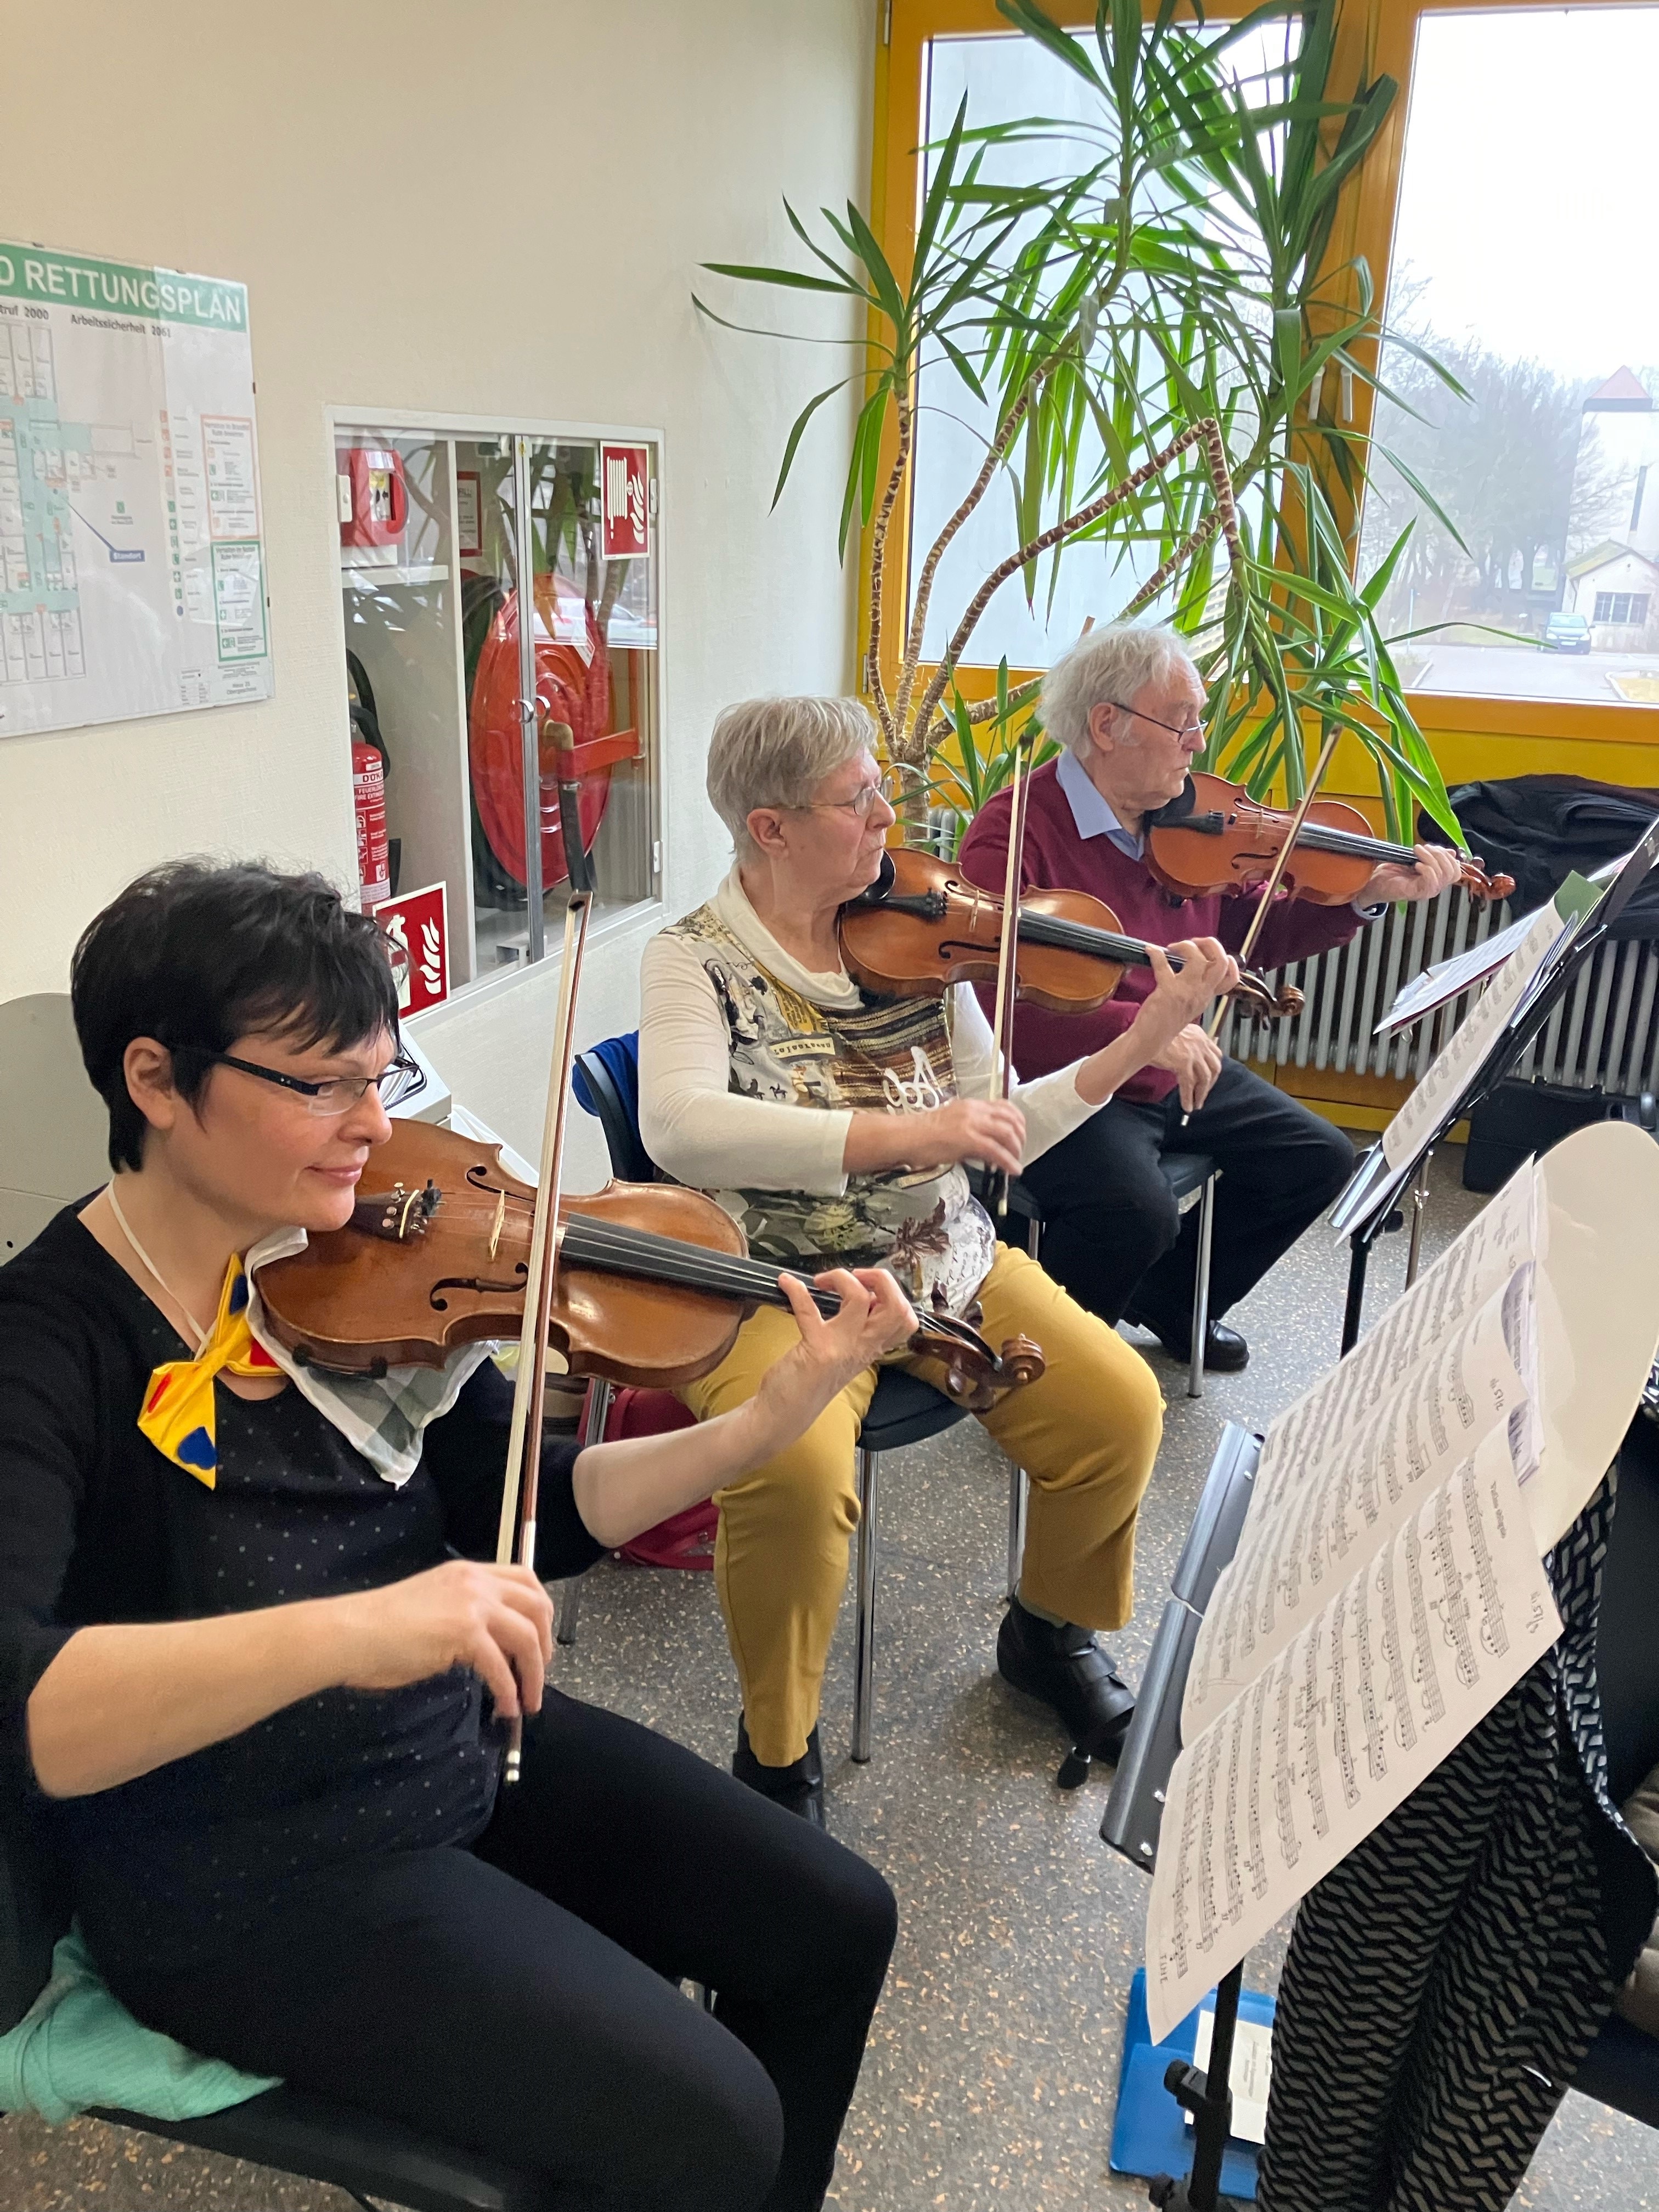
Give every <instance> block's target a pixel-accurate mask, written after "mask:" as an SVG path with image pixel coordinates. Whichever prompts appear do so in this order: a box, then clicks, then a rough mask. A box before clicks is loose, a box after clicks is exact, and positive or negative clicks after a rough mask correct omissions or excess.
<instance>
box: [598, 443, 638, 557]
mask: <svg viewBox="0 0 1659 2212" xmlns="http://www.w3.org/2000/svg"><path fill="white" fill-rule="evenodd" d="M599 514H600V537H601V550H602V552H603V554H604V556H605V559H606V560H607V561H632V560H635V559H637V558H638V557H639V556H641V554H645V553H648V552H649V551H650V550H651V448H650V447H648V446H612V445H602V446H601V447H599Z"/></svg>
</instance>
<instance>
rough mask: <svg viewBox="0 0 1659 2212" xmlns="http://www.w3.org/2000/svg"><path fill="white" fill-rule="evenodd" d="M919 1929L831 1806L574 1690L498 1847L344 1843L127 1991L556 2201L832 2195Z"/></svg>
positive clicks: (194, 2033)
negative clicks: (800, 1808)
mask: <svg viewBox="0 0 1659 2212" xmlns="http://www.w3.org/2000/svg"><path fill="white" fill-rule="evenodd" d="M894 1929H895V1911H894V1904H893V1897H892V1893H891V1892H890V1890H889V1888H888V1887H887V1885H886V1883H885V1882H884V1881H883V1880H882V1878H881V1876H880V1875H878V1873H877V1872H876V1871H875V1869H873V1868H872V1867H870V1866H867V1865H866V1863H865V1862H864V1861H863V1860H862V1859H860V1858H858V1857H855V1856H854V1853H853V1852H851V1851H849V1850H846V1849H845V1848H844V1847H843V1846H842V1845H841V1844H836V1843H835V1842H834V1841H832V1840H831V1838H829V1837H827V1836H825V1835H824V1834H823V1832H822V1831H821V1830H818V1829H816V1828H812V1827H810V1826H808V1825H807V1823H806V1822H805V1820H798V1819H797V1818H795V1816H794V1815H793V1814H787V1813H784V1812H781V1811H780V1810H779V1808H777V1807H776V1806H775V1805H773V1804H771V1803H769V1802H768V1801H767V1800H766V1799H764V1798H763V1797H760V1796H757V1795H756V1794H755V1792H754V1791H752V1790H746V1789H744V1787H743V1785H742V1784H740V1783H738V1782H734V1781H733V1780H732V1778H731V1777H730V1776H729V1775H726V1774H722V1773H721V1772H720V1771H719V1770H718V1769H717V1768H715V1767H713V1766H710V1765H708V1764H706V1762H705V1761H703V1760H702V1759H697V1758H696V1757H694V1755H693V1754H692V1753H690V1752H689V1751H686V1750H684V1749H682V1748H681V1747H680V1746H678V1744H673V1743H670V1742H669V1741H667V1740H666V1739H665V1738H664V1737H662V1736H659V1735H653V1734H652V1732H651V1731H650V1730H648V1729H643V1728H639V1727H636V1726H635V1723H633V1722H631V1721H627V1720H623V1719H621V1718H619V1717H617V1715H615V1714H613V1713H607V1712H603V1711H599V1710H598V1709H597V1708H596V1707H593V1706H591V1705H578V1704H576V1703H574V1701H573V1700H572V1699H568V1698H563V1697H560V1696H559V1695H557V1694H556V1692H551V1691H550V1692H548V1694H547V1699H546V1703H545V1705H544V1708H543V1711H542V1712H541V1714H540V1716H539V1717H538V1718H537V1719H536V1720H534V1721H532V1722H531V1723H529V1724H528V1725H527V1726H526V1730H525V1760H524V1779H523V1781H522V1782H520V1784H518V1786H517V1787H516V1788H515V1789H513V1790H503V1791H502V1793H501V1799H500V1802H499V1804H498V1807H497V1809H496V1812H495V1818H494V1820H492V1822H491V1824H490V1826H489V1828H488V1829H487V1830H486V1831H485V1832H484V1834H483V1836H482V1837H481V1838H479V1840H478V1842H477V1844H476V1845H475V1846H474V1847H473V1848H472V1849H471V1850H465V1849H459V1848H456V1849H450V1850H421V1851H407V1852H402V1853H392V1854H389V1855H387V1856H386V1857H380V1858H365V1859H363V1860H361V1861H359V1862H357V1863H354V1864H350V1865H347V1866H343V1867H341V1868H339V1869H331V1871H330V1873H329V1875H327V1876H326V1877H325V1878H323V1879H321V1880H319V1881H312V1882H309V1883H307V1885H306V1886H305V1887H304V1889H303V1891H302V1892H301V1893H296V1894H295V1895H294V1896H291V1897H285V1898H278V1899H276V1902H275V1903H274V1905H273V1908H272V1911H271V1913H270V1918H269V1920H268V1922H267V1923H265V1924H264V1925H263V1926H262V1927H261V1928H260V1929H259V1930H258V1934H257V1936H255V1938H254V1939H253V1940H252V1942H242V1943H240V1944H239V1945H238V1946H237V1947H236V1948H235V1950H234V1953H233V1954H229V1955H227V1956H226V1957H225V1958H224V1959H223V1960H222V1961H220V1962H218V1963H217V1964H216V1967H215V1969H214V1970H213V1971H211V1972H199V1973H192V1974H191V1975H189V1976H175V1977H172V1978H167V1979H161V1978H157V1979H155V1980H152V1981H149V1982H147V1983H145V1984H143V1985H132V1984H131V1983H129V1984H128V1985H126V1986H124V1987H123V1988H122V1989H121V1990H120V1991H119V1994H120V1996H121V1997H122V1998H123V2000H124V2002H125V2003H126V2004H127V2005H128V2006H129V2007H130V2008H131V2009H132V2010H133V2011H134V2012H136V2013H137V2015H138V2016H139V2017H140V2018H141V2019H143V2020H145V2021H149V2022H150V2023H151V2024H152V2025H153V2026H155V2027H160V2028H163V2029H165V2030H166V2031H167V2033H169V2034H171V2035H173V2036H176V2037H177V2038H178V2039H179V2041H181V2042H183V2043H185V2044H187V2045H190V2046H191V2047H192V2048H193V2049H196V2050H198V2051H209V2052H211V2053H213V2054H214V2055H216V2056H217V2057H223V2058H228V2059H229V2060H231V2061H232V2062H233V2063H234V2064H236V2065H238V2066H241V2067H243V2068H245V2069H247V2070H249V2071H250V2072H254V2073H263V2074H279V2075H282V2076H283V2078H284V2080H286V2081H289V2082H292V2083H293V2084H294V2085H295V2086H296V2087H302V2088H307V2089H311V2090H313V2091H319V2092H324V2093H327V2094H329V2095H331V2096H333V2097H337V2098H341V2099H343V2100H346V2101H347V2102H349V2103H356V2104H361V2105H363V2106H368V2108H369V2109H371V2110H373V2111H374V2112H381V2113H385V2114H388V2115H390V2116H392V2117H393V2118H398V2119H401V2120H404V2121H405V2122H407V2123H409V2124H411V2125H414V2126H416V2127H419V2128H422V2129H424V2130H428V2131H429V2132H431V2133H433V2134H435V2135H437V2136H441V2137H442V2138H443V2139H445V2140H447V2141H448V2142H454V2143H457V2144H459V2145H464V2146H466V2147H468V2148H474V2149H477V2150H481V2151H483V2152H486V2153H489V2154H494V2155H495V2156H496V2157H498V2158H500V2159H501V2160H505V2161H507V2162H508V2163H511V2164H515V2165H518V2166H524V2167H526V2168H529V2169H531V2170H532V2171H534V2172H540V2173H542V2174H544V2175H545V2176H546V2177H547V2181H548V2191H547V2198H546V2202H547V2204H548V2207H549V2212H555V2208H556V2212H577V2208H578V2207H580V2208H582V2212H587V2208H590V2207H593V2208H598V2207H604V2208H605V2212H761V2208H764V2212H807V2208H810V2207H815V2206H817V2205H818V2204H819V2203H822V2201H823V2192H824V2190H825V2188H826V2187H827V2185H828V2184H829V2179H830V2176H831V2173H832V2172H833V2169H834V2166H835V2156H836V2137H837V2136H838V2135H839V2133H840V2130H841V2124H842V2119H843V2118H844V2117H845V2115H846V2111H847V2106H848V2100H849V2099H850V2098H851V2096H852V2093H853V2086H854V2082H855V2081H856V2080H857V2078H858V2071H859V2064H860V2059H861V2058H862V2057H863V2052H864V2043H865V2037H866V2032H867V2030H868V2027H869V2024H870V2016H871V2015H872V2012H873V2011H874V2009H875V2004H876V1999H877V1996H878V1994H879V1992H880V1989H881V1984H882V1979H883V1977H884V1974H885V1972H886V1969H887V1960H888V1955H889V1954H890V1951H891V1949H892V1945H893V1936H894ZM682 1977H684V1978H687V1979H689V1980H695V1981H701V1982H703V1983H705V1984H709V1985H712V1986H713V1987H714V1989H715V1990H717V1991H718V1992H719V1997H718V2006H719V2009H718V2014H717V2015H716V2016H715V2017H713V2018H711V2017H710V2016H709V2015H708V2014H707V2013H705V2012H703V2011H702V2009H701V2008H699V2007H697V2006H696V2005H694V2004H692V2003H690V2002H689V2001H688V2000H687V1999H686V1998H685V1997H684V1996H683V1995H682V1994H681V1992H680V1990H678V1986H677V1984H678V1980H679V1979H680V1978H682Z"/></svg>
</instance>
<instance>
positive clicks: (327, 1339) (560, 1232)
mask: <svg viewBox="0 0 1659 2212" xmlns="http://www.w3.org/2000/svg"><path fill="white" fill-rule="evenodd" d="M363 1183H364V1185H366V1186H368V1188H362V1190H361V1194H360V1195H359V1197H358V1199H357V1201H356V1205H355V1206H354V1207H353V1209H352V1214H351V1218H350V1220H349V1222H348V1223H347V1224H346V1225H345V1226H344V1227H343V1228H342V1229H336V1230H331V1231H327V1232H325V1233H323V1234H313V1235H312V1236H311V1237H309V1238H308V1240H307V1244H306V1249H304V1251H302V1252H296V1253H295V1254H294V1255H292V1256H291V1257H289V1258H288V1259H284V1260H276V1261H272V1262H271V1263H270V1266H268V1267H262V1268H261V1269H260V1270H259V1275H258V1292H259V1297H260V1300H261V1302H262V1304H263V1305H264V1313H265V1318H266V1322H267V1325H268V1326H269V1328H270V1333H271V1334H272V1335H273V1336H274V1337H275V1338H276V1341H277V1342H278V1343H279V1344H281V1345H282V1346H283V1347H284V1349H285V1350H286V1351H288V1352H289V1353H291V1354H292V1356H293V1358H295V1361H296V1362H297V1363H298V1364H301V1365H305V1364H313V1363H314V1364H316V1365H317V1366H319V1367H325V1368H330V1369H332V1370H336V1371H337V1372H340V1373H343V1374H348V1375H383V1374H384V1373H385V1372H386V1369H387V1368H388V1367H401V1366H411V1367H442V1366H445V1365H446V1364H447V1363H448V1361H449V1359H450V1358H451V1357H452V1356H453V1353H454V1352H456V1351H457V1350H458V1349H459V1347H460V1346H463V1345H466V1344H473V1343H477V1342H478V1341H480V1340H483V1339H491V1340H494V1339H501V1338H516V1337H518V1336H519V1334H520V1330H521V1328H522V1327H523V1322H524V1303H525V1286H526V1279H527V1277H528V1275H529V1272H530V1257H531V1244H532V1220H533V1216H534V1212H535V1205H536V1191H535V1188H534V1186H533V1185H532V1184H530V1183H527V1182H522V1181H520V1178H519V1177H518V1176H514V1175H513V1174H512V1173H511V1172H510V1171H509V1170H507V1168H505V1167H504V1166H503V1165H502V1164H501V1147H500V1146H498V1145H487V1144H481V1143H477V1142H474V1141H473V1140H472V1139H470V1138H466V1137H462V1136H459V1135H458V1134H457V1133H455V1132H454V1131H453V1130H452V1129H442V1128H437V1127H433V1126H432V1125H430V1124H429V1123H426V1122H422V1121H394V1122H393V1123H392V1134H391V1136H390V1137H389V1138H388V1139H386V1143H385V1144H384V1145H381V1146H377V1147H376V1149H375V1151H374V1154H373V1155H372V1157H371V1158H370V1160H369V1164H368V1167H367V1168H366V1169H365V1170H364V1175H363ZM553 1235H554V1237H555V1238H556V1243H557V1253H556V1261H555V1266H554V1278H553V1290H552V1297H551V1301H550V1304H549V1306H548V1309H547V1322H548V1341H549V1343H550V1345H551V1346H553V1348H554V1349H555V1350H556V1351H557V1352H561V1353H562V1355H563V1357H564V1359H565V1362H566V1364H567V1365H568V1368H569V1370H570V1371H571V1373H572V1374H575V1375H594V1376H601V1377H603V1378H604V1379H605V1381H607V1382H611V1383H635V1384H639V1385H642V1386H644V1387H645V1388H647V1389H663V1390H671V1389H677V1388H678V1386H679V1385H681V1384H683V1383H690V1382H694V1381H696V1378H697V1377H698V1376H702V1375H707V1374H708V1372H709V1371H710V1370H711V1369H713V1368H714V1367H717V1366H718V1365H719V1364H720V1361H721V1360H722V1359H724V1358H725V1357H726V1353H727V1352H729V1351H730V1350H731V1348H732V1341H733V1340H734V1339H735V1338H736V1336H737V1333H738V1328H740V1327H741V1326H742V1324H743V1322H744V1321H745V1320H747V1318H748V1317H749V1316H750V1314H751V1313H753V1312H754V1310H755V1309H756V1307H757V1306H759V1305H775V1306H783V1307H786V1308H787V1304H788V1300H787V1298H786V1297H785V1296H784V1294H783V1291H781V1289H780V1287H779V1285H778V1272H779V1271H778V1270H777V1268H775V1267H771V1266H769V1265H768V1264H767V1263H765V1262H764V1261H758V1260H751V1259H750V1257H749V1256H748V1242H747V1239H746V1238H745V1237H744V1232H743V1231H742V1229H741V1228H740V1227H739V1225H738V1223H736V1222H735V1221H733V1220H732V1217H731V1216H730V1215H729V1214H728V1213H726V1212H725V1211H724V1210H723V1209H722V1208H721V1207H720V1206H717V1205H716V1204H715V1203H714V1200H713V1199H711V1198H705V1197H704V1196H703V1194H702V1192H701V1191H696V1190H687V1189H684V1188H681V1187H680V1186H679V1185H678V1184H677V1183H623V1182H611V1183H607V1184H606V1186H605V1188H604V1189H603V1190H601V1191H597V1192H594V1193H592V1194H589V1195H584V1196H573V1195H571V1194H568V1193H567V1194H564V1195H563V1196H562V1199H561V1200H560V1202H559V1207H558V1216H557V1221H556V1226H555V1228H554V1231H553ZM787 1272H789V1273H791V1274H794V1273H795V1271H794V1270H793V1269H790V1270H788V1271H787ZM796 1279H797V1280H799V1281H801V1282H803V1283H805V1287H806V1289H807V1291H808V1294H809V1296H810V1297H811V1298H812V1300H813V1303H814V1304H816V1305H817V1309H818V1310H819V1312H820V1313H822V1314H825V1315H829V1314H833V1313H835V1312H836V1311H837V1310H839V1307H840V1304H841V1300H840V1299H839V1298H838V1297H836V1294H835V1292H834V1291H825V1290H822V1289H820V1288H819V1287H818V1286H817V1285H815V1284H813V1283H812V1282H811V1280H810V1279H808V1278H806V1277H805V1276H799V1275H798V1276H796ZM909 1348H910V1350H911V1352H914V1353H915V1354H916V1355H917V1356H918V1357H919V1358H921V1359H922V1360H923V1361H924V1362H925V1363H926V1366H927V1379H928V1380H929V1381H930V1382H933V1383H935V1384H936V1387H937V1388H939V1389H941V1390H943V1391H944V1392H945V1394H946V1395H947V1396H949V1397H951V1399H953V1400H954V1401H955V1402H956V1403H957V1405H959V1406H963V1407H966V1408H967V1409H968V1410H969V1412H973V1413H981V1412H983V1411H985V1410H986V1409H987V1407H991V1406H993V1405H994V1404H995V1403H996V1402H997V1401H998V1400H999V1399H1000V1397H1002V1396H1003V1395H1005V1394H1006V1392H1007V1391H1009V1390H1011V1389H1015V1388H1017V1387H1018V1385H1020V1384H1022V1383H1030V1382H1035V1381H1036V1379H1037V1378H1038V1376H1041V1375H1042V1371H1043V1363H1042V1352H1041V1351H1040V1350H1039V1349H1038V1347H1037V1346H1036V1345H1034V1344H1032V1343H1030V1340H1028V1339H1026V1338H1024V1337H1014V1338H1012V1339H1010V1340H1008V1341H1007V1342H1006V1343H1005V1344H1004V1346H1003V1347H1002V1349H1001V1351H1000V1352H994V1351H993V1349H992V1347H991V1346H989V1345H988V1344H987V1342H986V1341H985V1340H984V1339H983V1337H981V1336H980V1335H979V1334H977V1333H976V1332H975V1329H974V1328H972V1327H971V1326H970V1325H969V1322H964V1321H957V1319H955V1318H954V1317H953V1316H951V1315H949V1314H931V1315H928V1316H926V1317H925V1318H923V1319H922V1320H921V1322H920V1324H919V1326H918V1328H917V1329H916V1332H915V1335H914V1336H913V1337H912V1338H911V1339H910V1342H909Z"/></svg>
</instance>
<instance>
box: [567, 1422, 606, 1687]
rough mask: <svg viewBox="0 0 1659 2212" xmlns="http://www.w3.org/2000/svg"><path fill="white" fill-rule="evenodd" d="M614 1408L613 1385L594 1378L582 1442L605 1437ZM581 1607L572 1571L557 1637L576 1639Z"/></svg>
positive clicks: (571, 1641)
mask: <svg viewBox="0 0 1659 2212" xmlns="http://www.w3.org/2000/svg"><path fill="white" fill-rule="evenodd" d="M610 1411H611V1385H610V1384H609V1383H600V1382H598V1381H594V1382H592V1383H589V1384H588V1386H587V1405H586V1409H585V1411H584V1413H583V1414H582V1442H583V1443H584V1444H597V1443H601V1442H602V1441H603V1439H604V1437H605V1419H606V1417H607V1416H608V1414H609V1413H610ZM581 1609H582V1584H581V1577H580V1575H573V1576H571V1577H570V1578H569V1580H568V1582H562V1583H560V1584H559V1626H558V1631H557V1636H558V1641H559V1642H560V1643H561V1644H574V1642H575V1640H576V1623H577V1620H579V1619H580V1614H581Z"/></svg>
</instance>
